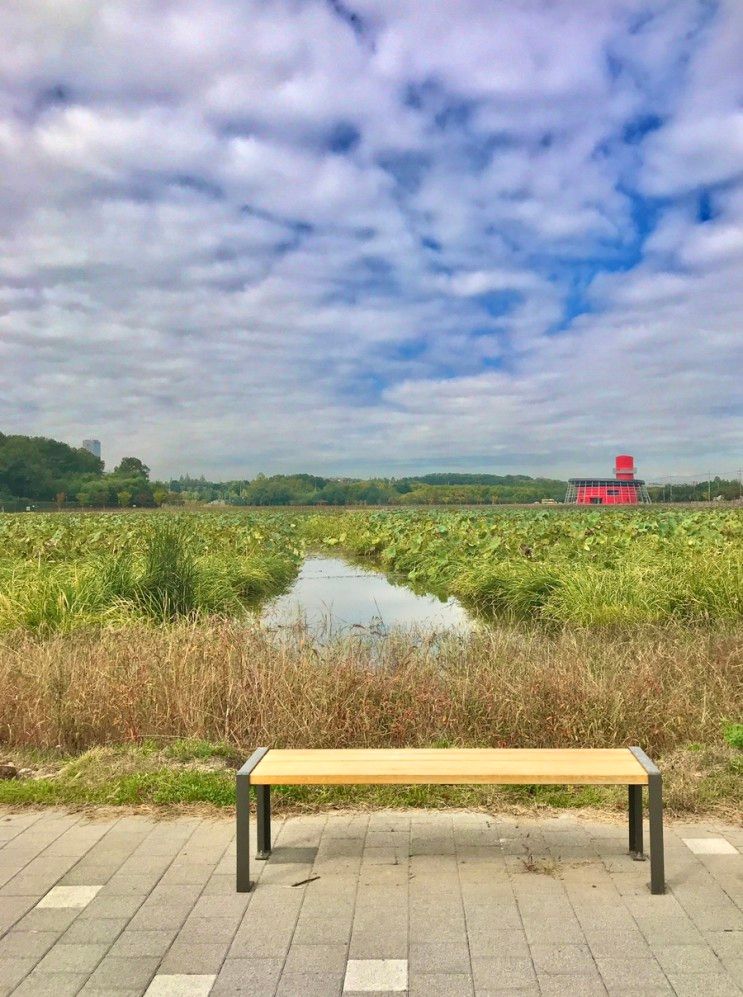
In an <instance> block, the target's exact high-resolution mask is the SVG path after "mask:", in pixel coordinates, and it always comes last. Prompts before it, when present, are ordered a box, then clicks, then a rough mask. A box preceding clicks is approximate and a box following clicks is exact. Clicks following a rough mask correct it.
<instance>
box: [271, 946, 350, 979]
mask: <svg viewBox="0 0 743 997" xmlns="http://www.w3.org/2000/svg"><path fill="white" fill-rule="evenodd" d="M347 952H348V949H347V946H346V945H301V944H294V943H292V946H291V948H290V949H289V954H288V955H287V957H286V963H285V965H284V972H285V973H338V974H342V973H343V971H344V969H345V966H346V956H347Z"/></svg>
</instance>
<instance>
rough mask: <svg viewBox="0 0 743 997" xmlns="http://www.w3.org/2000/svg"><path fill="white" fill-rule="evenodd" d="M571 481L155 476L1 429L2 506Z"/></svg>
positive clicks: (286, 500)
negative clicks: (165, 478)
mask: <svg viewBox="0 0 743 997" xmlns="http://www.w3.org/2000/svg"><path fill="white" fill-rule="evenodd" d="M566 487H567V482H565V481H560V480H558V479H554V478H531V477H528V476H527V475H520V474H505V475H496V474H459V473H438V474H424V475H419V476H409V477H402V478H326V477H320V476H318V475H313V474H274V475H271V476H270V477H267V476H266V475H264V474H259V475H257V477H255V478H253V479H252V480H251V479H247V478H246V479H242V480H234V481H208V480H207V479H206V478H205V477H203V476H201V477H198V478H194V477H191V476H190V475H182V476H181V477H179V478H174V479H171V480H170V481H152V480H150V469H149V468H148V467H147V465H146V464H144V463H143V462H142V461H141V460H140V459H139V458H138V457H125V458H124V459H123V460H122V461H121V462H120V463H119V464H118V465H117V466H116V467H115V468H114V469H113V471H109V472H106V471H105V470H104V464H103V461H102V460H100V458H98V457H95V456H94V455H93V454H91V453H89V452H88V451H87V450H84V449H83V448H79V447H70V446H68V445H67V444H66V443H61V442H59V441H58V440H51V439H46V438H44V437H30V436H5V435H3V434H2V433H0V509H2V508H5V509H17V508H25V507H26V506H33V505H35V504H37V503H41V504H44V505H46V507H49V506H54V505H56V506H57V507H58V508H62V507H65V506H80V507H86V508H88V507H90V508H111V507H117V506H118V507H122V508H125V507H131V506H138V507H152V506H158V505H166V504H170V505H183V504H185V503H189V502H197V503H225V504H227V505H236V506H344V505H368V506H384V505H402V506H405V505H495V504H502V503H523V504H529V503H534V502H541V501H556V502H561V501H562V500H563V499H564V497H565V490H566ZM649 491H650V497H651V499H652V500H653V501H654V502H664V501H665V502H668V501H671V502H694V501H706V500H707V499H708V498H711V499H715V498H717V497H718V496H722V498H723V499H725V500H731V499H736V498H739V497H740V493H741V485H740V482H739V481H737V480H726V479H721V478H719V477H718V478H714V479H713V480H712V481H711V482H709V483H708V482H706V481H705V482H700V483H698V484H688V485H678V484H676V485H673V486H672V487H669V486H668V485H666V486H657V487H655V486H651V487H650V488H649Z"/></svg>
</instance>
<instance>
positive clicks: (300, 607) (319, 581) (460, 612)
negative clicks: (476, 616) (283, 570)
mask: <svg viewBox="0 0 743 997" xmlns="http://www.w3.org/2000/svg"><path fill="white" fill-rule="evenodd" d="M261 620H262V622H263V624H264V625H265V626H267V627H269V628H271V629H274V630H278V631H287V632H291V631H293V630H300V631H305V632H308V633H309V634H310V636H312V637H313V638H314V639H315V640H320V641H325V640H328V639H330V638H331V637H335V636H339V635H343V636H359V637H371V638H373V639H377V638H380V637H384V636H386V635H387V634H388V633H389V631H390V630H392V629H394V628H399V627H404V628H407V629H414V630H416V631H417V632H419V633H421V632H427V633H441V632H442V631H444V630H452V629H457V630H461V631H462V632H464V631H466V630H468V629H469V628H470V618H469V616H468V614H467V612H466V610H465V609H464V608H463V607H462V605H461V604H460V603H459V602H457V600H456V599H454V598H451V599H448V600H447V601H446V602H442V601H441V600H440V599H437V598H436V597H435V596H432V595H416V594H415V592H413V591H411V589H409V588H407V586H405V585H395V584H393V583H392V582H390V581H389V580H388V579H387V578H386V577H385V576H384V575H383V574H381V573H380V572H378V571H373V570H369V569H366V568H360V567H358V566H357V565H354V564H349V563H347V562H346V561H342V560H340V558H335V557H308V558H307V559H306V560H305V562H304V564H303V565H302V569H301V571H300V572H299V576H298V577H297V580H296V581H295V582H294V584H293V585H292V587H291V589H289V591H288V592H285V593H284V595H281V596H279V597H278V598H277V599H274V600H273V601H272V602H270V603H269V604H268V606H266V608H265V610H264V612H263V614H262V616H261Z"/></svg>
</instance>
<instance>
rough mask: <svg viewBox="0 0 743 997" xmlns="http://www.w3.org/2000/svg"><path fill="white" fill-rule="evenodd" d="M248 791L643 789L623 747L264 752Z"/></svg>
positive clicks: (643, 776)
mask: <svg viewBox="0 0 743 997" xmlns="http://www.w3.org/2000/svg"><path fill="white" fill-rule="evenodd" d="M250 781H251V783H253V784H254V785H258V786H260V785H264V786H265V785H350V784H362V783H377V784H380V783H387V784H390V783H397V784H402V785H410V784H413V783H424V784H435V783H438V784H448V785H454V784H468V783H490V784H501V785H502V784H524V783H538V784H543V785H568V784H569V785H580V784H585V785H620V784H621V785H646V784H647V782H648V774H647V772H646V771H645V769H644V768H643V767H642V765H641V764H640V762H639V761H638V760H637V758H635V756H634V755H633V754H632V752H631V751H630V750H629V748H590V749H582V748H399V749H398V748H380V749H375V748H339V749H307V750H303V749H271V750H270V751H269V752H268V753H267V754H266V755H265V756H264V757H263V759H262V760H261V761H260V762H259V763H258V765H257V766H256V767H255V769H253V771H252V773H251V776H250Z"/></svg>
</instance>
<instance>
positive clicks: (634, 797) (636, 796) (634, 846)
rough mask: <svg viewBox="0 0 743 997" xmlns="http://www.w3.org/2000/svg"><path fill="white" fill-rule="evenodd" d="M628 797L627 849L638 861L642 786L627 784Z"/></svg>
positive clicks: (640, 842) (641, 844)
mask: <svg viewBox="0 0 743 997" xmlns="http://www.w3.org/2000/svg"><path fill="white" fill-rule="evenodd" d="M627 789H628V799H629V850H630V854H631V855H632V856H633V857H634V858H635V859H637V860H638V861H640V860H642V859H643V858H644V856H643V841H642V786H628V787H627Z"/></svg>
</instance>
